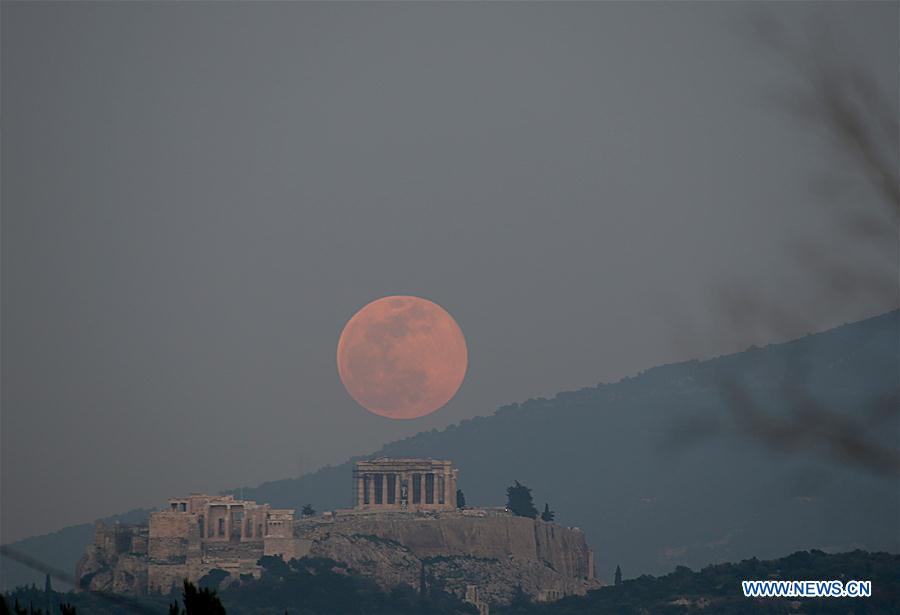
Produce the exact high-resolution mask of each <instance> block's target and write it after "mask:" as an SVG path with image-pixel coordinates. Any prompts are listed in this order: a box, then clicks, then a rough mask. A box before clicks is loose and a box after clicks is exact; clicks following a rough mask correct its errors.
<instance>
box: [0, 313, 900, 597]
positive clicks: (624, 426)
mask: <svg viewBox="0 0 900 615" xmlns="http://www.w3.org/2000/svg"><path fill="white" fill-rule="evenodd" d="M898 317H900V311H897V310H895V311H892V312H888V313H886V314H882V315H880V316H875V317H872V318H868V319H865V320H862V321H859V322H855V323H849V324H844V325H841V326H838V327H835V328H833V329H829V330H827V331H824V332H820V333H814V334H808V335H806V336H804V337H801V338H797V339H795V340H790V341H787V342H780V343H773V344H768V345H766V346H764V347H753V346H751V347H750V348H748V349H746V350H744V351H741V352H737V353H731V354H726V355H720V356H717V357H712V358H709V359H703V360H699V359H691V360H688V361H681V362H675V363H668V364H665V365H659V366H655V367H651V368H648V369H646V370H643V371H641V372H639V373H637V374H635V375H634V376H628V377H625V378H623V379H621V380H619V381H618V382H615V383H610V384H604V383H600V384H598V385H597V386H595V387H585V388H582V389H578V390H574V391H565V392H560V393H558V394H557V395H555V396H554V397H553V398H535V399H530V400H527V401H525V402H522V403H514V404H507V405H504V406H501V407H500V408H498V409H497V410H496V411H495V412H494V413H493V414H492V415H488V416H479V417H474V418H472V419H466V420H464V421H461V422H460V423H456V424H454V425H451V426H448V427H446V428H444V429H443V430H440V431H438V430H431V431H427V432H421V433H419V434H416V435H414V436H411V437H409V438H405V439H402V440H398V441H395V442H391V443H388V444H385V445H384V446H383V447H381V449H379V450H378V451H375V452H374V453H373V455H375V456H378V455H385V456H430V457H445V458H449V459H452V460H454V462H455V464H456V466H457V467H459V469H460V473H461V482H460V485H461V487H462V489H463V490H464V491H465V493H466V498H467V500H468V501H469V502H472V503H475V504H479V505H491V504H502V503H503V493H504V491H505V487H506V485H508V484H510V483H512V481H513V480H521V481H522V482H523V483H525V484H527V485H528V486H530V487H532V488H533V489H534V492H535V499H536V504H538V506H541V505H543V503H544V502H545V501H548V502H550V504H551V508H554V509H555V510H556V511H557V514H558V516H557V518H558V519H560V520H561V521H562V522H563V523H568V524H572V525H576V526H578V527H582V529H584V530H585V531H586V532H587V536H588V539H589V541H590V542H591V545H592V547H593V548H594V549H595V551H596V552H597V563H598V573H599V576H601V578H606V577H608V576H609V575H610V574H611V570H612V569H613V568H615V566H616V564H619V563H621V564H623V565H626V566H627V567H628V568H629V569H630V570H635V571H637V570H640V571H641V572H648V573H659V572H661V571H664V570H669V569H671V568H673V567H674V566H677V565H692V566H701V565H706V564H709V563H715V562H717V561H727V560H732V561H733V560H736V559H740V558H741V557H745V556H747V557H749V556H759V557H766V556H779V555H782V554H783V553H785V552H789V551H792V550H800V549H805V548H823V549H826V550H838V549H840V548H848V547H849V548H866V549H869V550H888V551H897V550H900V544H898V543H900V540H898V537H897V536H896V534H895V532H893V529H894V527H895V526H894V524H893V521H892V520H891V516H892V515H893V519H896V518H897V515H898V514H900V501H898V500H900V497H898V496H897V494H895V493H892V492H891V489H890V486H889V485H887V483H888V481H884V480H882V479H879V478H877V477H873V476H869V475H866V474H862V473H860V472H858V471H856V470H855V469H853V468H850V467H845V466H843V465H840V464H837V465H836V464H834V463H832V462H830V461H828V460H822V459H819V458H817V457H814V456H797V455H789V454H786V453H784V452H779V451H775V452H772V451H769V450H768V449H767V448H766V447H765V446H763V445H762V444H760V443H759V442H754V441H752V439H748V438H745V437H741V435H740V434H739V433H732V431H733V430H732V429H731V428H730V427H729V421H730V420H731V419H733V418H734V417H733V416H732V414H733V413H732V412H731V410H729V408H728V407H727V404H726V403H725V402H724V401H723V399H722V392H721V382H722V381H723V380H727V381H733V382H735V383H738V384H739V385H740V386H742V387H744V388H746V389H747V391H749V392H750V393H751V394H752V396H753V397H754V399H756V400H757V401H758V402H759V403H760V405H761V406H764V407H765V408H767V409H769V410H771V411H772V412H773V413H774V414H776V415H777V414H778V413H779V412H780V413H784V412H785V411H786V407H785V401H784V400H783V399H779V391H780V388H781V387H783V386H788V385H792V380H791V379H792V378H796V377H797V374H801V375H802V377H803V381H804V383H805V386H806V387H807V388H808V389H809V393H810V396H811V397H812V398H814V399H818V400H822V401H824V402H828V403H829V404H836V405H837V406H840V407H843V408H851V409H854V408H862V407H864V406H865V405H866V404H868V403H870V402H871V401H872V400H873V399H879V398H883V397H884V396H888V398H889V399H893V398H894V397H896V395H897V393H898V384H897V370H898V365H900V350H898V340H900V326H898V325H900V318H898ZM685 426H687V427H685ZM685 429H687V432H688V434H689V435H690V438H688V442H687V443H685V442H681V441H680V438H679V436H678V434H679V433H682V432H684V431H685ZM883 432H884V434H885V436H884V437H888V438H889V437H890V432H891V430H889V429H885V430H883ZM894 433H896V430H894ZM890 443H891V444H892V445H896V442H895V441H892V442H890ZM370 456H372V455H366V456H361V457H355V458H352V459H350V460H348V461H347V462H345V463H343V464H339V465H332V466H325V467H323V468H321V469H319V470H317V471H316V472H313V473H310V474H307V475H304V476H302V477H299V478H289V479H281V480H276V481H268V482H265V483H261V484H260V485H258V486H256V487H244V488H243V489H234V490H230V491H228V492H226V493H235V494H237V493H239V492H241V491H243V495H244V497H246V498H248V499H256V500H257V501H261V502H269V503H271V504H272V505H273V506H279V507H291V508H296V509H299V508H300V507H301V506H302V505H303V504H305V503H307V502H309V503H312V504H313V506H315V507H316V508H317V509H318V510H328V509H332V508H338V507H343V506H347V505H350V504H351V503H352V502H351V500H352V489H351V482H350V481H351V479H350V469H351V464H352V462H353V461H354V460H355V459H360V458H366V457H370ZM720 458H721V459H724V460H726V461H725V462H724V463H719V464H710V463H708V462H707V461H706V459H720ZM624 465H628V471H627V472H625V471H623V470H622V466H624ZM735 481H737V482H741V481H743V483H742V484H741V485H739V486H738V487H735ZM761 504H763V505H761ZM138 514H141V513H138ZM143 514H146V512H144V513H143ZM116 517H118V516H114V517H113V519H115V518H116ZM785 520H787V521H785ZM91 527H92V524H83V525H81V526H74V527H73V528H65V529H63V530H60V531H59V532H56V533H54V534H47V535H43V536H36V537H32V538H29V539H25V540H22V541H19V542H17V543H12V545H10V546H12V547H14V548H17V549H19V550H20V551H23V552H26V553H29V554H31V555H34V556H36V557H41V556H43V557H42V559H44V561H48V563H52V564H54V565H57V566H59V567H62V568H64V569H69V568H73V567H74V562H75V561H76V560H77V557H79V556H80V554H81V553H80V551H79V552H78V553H77V554H74V553H69V552H68V551H69V549H70V548H71V547H74V545H75V544H76V543H77V542H79V540H81V539H82V538H78V537H76V534H78V536H81V534H84V532H85V528H88V529H89V528H91ZM76 530H77V531H76ZM88 535H89V534H88ZM86 542H87V541H85V543H84V544H86ZM52 544H57V545H63V544H64V545H65V549H63V551H66V552H65V553H63V552H60V550H59V549H55V550H54V549H53V548H51V547H50V546H49V545H52ZM750 548H752V549H755V550H756V551H759V552H752V553H750V552H748V549H750ZM776 549H777V552H776ZM48 554H49V555H52V557H53V559H52V560H49V559H46V558H47V556H48ZM69 559H71V562H70V561H69ZM10 570H11V569H10V562H8V560H5V561H4V571H3V580H2V582H3V587H4V588H6V587H10V586H11V585H15V584H20V583H22V582H30V580H29V579H28V575H30V578H31V579H34V578H35V577H36V576H40V575H37V574H31V573H26V576H25V577H23V576H22V575H21V574H19V573H20V572H23V571H15V570H12V573H13V574H10V572H9V571H10ZM10 581H12V583H11V582H10Z"/></svg>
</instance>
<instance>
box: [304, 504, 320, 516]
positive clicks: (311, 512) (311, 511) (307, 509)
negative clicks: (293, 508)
mask: <svg viewBox="0 0 900 615" xmlns="http://www.w3.org/2000/svg"><path fill="white" fill-rule="evenodd" d="M300 515H301V516H303V517H315V516H316V509H315V508H313V507H312V504H304V506H303V510H301V511H300Z"/></svg>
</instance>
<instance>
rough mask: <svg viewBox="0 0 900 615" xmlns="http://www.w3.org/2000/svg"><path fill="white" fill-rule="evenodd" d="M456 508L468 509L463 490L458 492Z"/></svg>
mask: <svg viewBox="0 0 900 615" xmlns="http://www.w3.org/2000/svg"><path fill="white" fill-rule="evenodd" d="M456 507H457V508H465V507H466V495H465V494H464V493H463V492H462V489H457V490H456Z"/></svg>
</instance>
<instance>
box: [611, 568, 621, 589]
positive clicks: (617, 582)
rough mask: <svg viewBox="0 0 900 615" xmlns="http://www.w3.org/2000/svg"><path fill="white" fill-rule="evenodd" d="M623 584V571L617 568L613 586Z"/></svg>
mask: <svg viewBox="0 0 900 615" xmlns="http://www.w3.org/2000/svg"><path fill="white" fill-rule="evenodd" d="M621 584H622V569H621V568H619V567H618V566H616V576H615V577H614V579H613V585H621Z"/></svg>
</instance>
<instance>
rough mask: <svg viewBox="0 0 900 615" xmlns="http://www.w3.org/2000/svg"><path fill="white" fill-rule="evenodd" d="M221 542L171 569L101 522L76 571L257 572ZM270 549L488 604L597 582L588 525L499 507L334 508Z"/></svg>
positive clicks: (136, 578) (85, 583)
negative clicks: (472, 594) (473, 596)
mask: <svg viewBox="0 0 900 615" xmlns="http://www.w3.org/2000/svg"><path fill="white" fill-rule="evenodd" d="M150 538H151V539H152V536H151V537H150ZM151 546H152V545H151ZM221 546H222V545H216V548H217V549H218V550H217V551H216V552H215V553H212V552H210V551H209V549H207V550H205V551H204V552H203V554H202V557H201V558H200V560H202V563H203V566H195V567H191V566H185V565H184V562H181V561H180V560H179V561H177V562H175V561H173V562H171V564H170V565H169V566H168V567H167V566H166V565H165V564H164V563H160V561H159V560H158V558H157V559H154V558H153V557H150V556H148V532H147V528H146V527H145V526H110V527H108V526H104V525H103V524H98V525H97V528H96V532H95V540H94V543H93V544H92V545H91V546H90V547H89V548H88V550H87V552H86V554H85V556H84V557H83V558H82V559H81V561H80V562H79V564H78V569H77V571H76V573H77V576H78V579H79V583H80V586H81V587H83V588H90V589H93V590H101V591H112V592H119V593H133V594H142V593H146V592H148V591H160V590H162V591H165V590H166V589H168V588H169V587H170V586H171V584H172V583H173V582H175V580H176V577H177V578H178V579H180V578H181V576H184V575H187V576H189V577H191V576H194V577H198V576H202V575H203V574H207V573H209V572H210V569H211V568H214V569H218V570H223V571H224V572H227V573H230V574H229V576H227V577H225V578H224V579H223V580H222V581H221V586H222V587H227V586H229V585H231V584H232V583H234V582H240V577H241V574H240V573H250V572H253V571H250V570H248V569H247V568H246V565H245V564H247V562H245V561H244V560H245V559H246V558H243V559H240V558H239V559H240V561H237V560H236V561H235V562H229V561H225V560H227V559H228V558H227V557H226V555H224V554H223V553H220V552H219V551H220V550H221V549H220V547H221ZM265 549H266V555H279V556H281V557H283V558H284V559H292V558H298V559H299V558H302V557H307V556H308V557H327V558H330V559H333V560H335V561H337V562H341V563H343V564H344V565H345V566H347V568H349V569H351V570H353V571H356V572H359V573H360V574H363V575H365V576H368V577H370V578H372V579H373V580H374V581H375V582H376V583H377V584H378V585H380V586H381V587H382V588H384V589H391V588H394V587H396V586H398V585H403V584H406V585H409V586H411V587H413V588H419V587H420V586H421V584H422V583H425V584H427V585H428V586H433V587H438V588H440V589H443V590H444V591H447V592H450V593H452V594H454V595H456V596H458V597H459V598H465V596H466V593H467V591H471V590H472V588H473V587H475V588H477V592H478V595H479V597H480V599H481V600H482V601H484V602H487V603H489V604H507V603H509V601H510V600H511V599H512V597H513V596H514V595H515V593H516V592H517V591H519V590H521V591H524V592H525V593H526V594H528V595H529V596H530V597H532V598H533V599H535V600H541V601H544V600H554V599H557V598H561V597H563V596H569V595H580V594H584V593H585V592H586V591H587V590H589V589H592V588H594V587H597V586H598V585H599V583H598V582H597V581H596V580H595V579H594V569H593V554H592V552H591V550H590V549H589V547H588V545H587V541H586V539H585V535H584V533H583V532H581V531H580V530H578V529H576V528H566V527H562V526H559V525H556V524H554V523H545V522H543V521H540V520H532V519H527V518H523V517H515V516H513V515H510V514H508V513H504V512H501V511H489V510H478V509H476V510H467V511H461V512H456V511H454V512H441V513H422V514H413V513H384V512H381V513H358V512H352V513H349V512H348V513H345V514H340V513H338V514H331V513H329V514H327V515H325V516H323V517H318V518H314V519H303V520H298V521H295V522H294V528H293V537H292V538H286V539H283V540H279V541H278V542H277V543H272V544H271V545H270V544H268V543H267V544H266V547H265ZM151 550H152V549H151ZM151 555H152V554H151ZM239 564H240V565H239ZM148 568H149V569H150V575H149V576H150V577H154V578H156V577H160V575H161V574H162V573H163V572H165V571H161V570H159V569H160V568H167V569H168V568H171V573H172V574H170V575H169V576H171V577H172V578H171V579H169V578H168V577H166V579H168V580H167V581H166V583H162V584H160V583H155V584H154V583H152V582H149V583H148ZM192 571H193V572H192ZM257 572H258V571H257ZM179 575H180V576H179ZM163 576H165V575H163ZM160 578H162V577H160ZM151 580H152V579H151ZM192 580H193V581H197V580H198V579H197V578H192Z"/></svg>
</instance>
